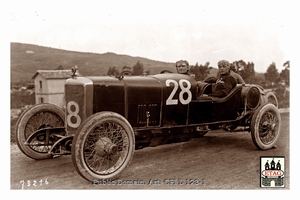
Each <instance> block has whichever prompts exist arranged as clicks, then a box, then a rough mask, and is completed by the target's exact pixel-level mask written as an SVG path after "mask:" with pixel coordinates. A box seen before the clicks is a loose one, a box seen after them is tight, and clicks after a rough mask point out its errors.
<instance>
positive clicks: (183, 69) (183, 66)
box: [175, 60, 190, 75]
mask: <svg viewBox="0 0 300 200" xmlns="http://www.w3.org/2000/svg"><path fill="white" fill-rule="evenodd" d="M175 66H176V70H177V73H178V74H186V75H190V74H189V63H188V61H186V60H179V61H177V62H176V63H175Z"/></svg>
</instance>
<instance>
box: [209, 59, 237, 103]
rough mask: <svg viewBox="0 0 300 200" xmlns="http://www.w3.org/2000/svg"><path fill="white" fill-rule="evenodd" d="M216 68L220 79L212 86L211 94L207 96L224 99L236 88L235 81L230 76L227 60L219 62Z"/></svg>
mask: <svg viewBox="0 0 300 200" xmlns="http://www.w3.org/2000/svg"><path fill="white" fill-rule="evenodd" d="M218 68H219V74H220V77H219V78H218V79H217V81H216V84H215V85H213V88H212V94H209V96H213V97H225V96H226V95H227V94H228V93H229V92H230V91H231V90H232V89H233V88H234V87H235V86H236V80H235V78H234V77H233V76H232V75H230V63H229V62H228V61H227V60H220V61H219V62H218Z"/></svg>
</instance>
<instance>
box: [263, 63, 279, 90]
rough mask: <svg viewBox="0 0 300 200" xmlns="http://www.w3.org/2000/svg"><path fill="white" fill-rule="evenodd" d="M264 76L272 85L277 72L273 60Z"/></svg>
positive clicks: (277, 76) (277, 74)
mask: <svg viewBox="0 0 300 200" xmlns="http://www.w3.org/2000/svg"><path fill="white" fill-rule="evenodd" d="M265 78H266V80H268V81H270V82H271V83H272V85H274V83H275V82H277V81H278V78H279V73H278V70H277V68H276V64H275V63H274V62H272V64H271V65H270V66H269V67H268V69H267V72H266V73H265Z"/></svg>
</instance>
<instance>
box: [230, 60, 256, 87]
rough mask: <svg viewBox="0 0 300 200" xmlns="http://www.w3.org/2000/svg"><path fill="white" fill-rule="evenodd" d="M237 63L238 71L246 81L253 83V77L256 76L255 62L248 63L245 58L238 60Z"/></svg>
mask: <svg viewBox="0 0 300 200" xmlns="http://www.w3.org/2000/svg"><path fill="white" fill-rule="evenodd" d="M234 63H237V64H236V65H237V71H236V72H237V73H238V74H240V75H241V77H242V78H243V79H244V81H245V82H246V83H251V82H252V80H253V78H254V77H255V70H254V63H253V62H248V63H246V62H245V61H243V60H239V61H236V62H234Z"/></svg>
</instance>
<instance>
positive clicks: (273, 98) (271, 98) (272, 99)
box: [266, 92, 278, 107]
mask: <svg viewBox="0 0 300 200" xmlns="http://www.w3.org/2000/svg"><path fill="white" fill-rule="evenodd" d="M266 99H267V102H268V103H272V104H274V105H275V106H276V107H278V100H277V97H276V96H275V94H274V93H273V92H268V93H267V94H266Z"/></svg>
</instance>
